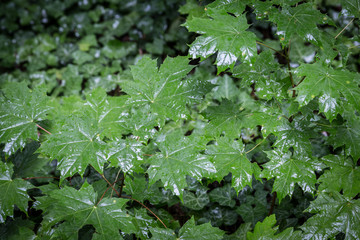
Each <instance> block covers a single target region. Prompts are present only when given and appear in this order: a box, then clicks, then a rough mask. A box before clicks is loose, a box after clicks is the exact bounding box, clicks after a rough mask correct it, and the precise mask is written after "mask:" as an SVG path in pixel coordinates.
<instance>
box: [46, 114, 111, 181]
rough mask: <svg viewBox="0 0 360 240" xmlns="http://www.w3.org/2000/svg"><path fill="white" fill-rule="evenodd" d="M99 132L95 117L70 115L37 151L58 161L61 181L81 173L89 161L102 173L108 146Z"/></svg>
mask: <svg viewBox="0 0 360 240" xmlns="http://www.w3.org/2000/svg"><path fill="white" fill-rule="evenodd" d="M100 134H101V131H100V130H99V128H98V123H97V121H96V119H91V118H90V119H89V118H87V117H86V116H82V117H80V116H79V117H70V118H69V119H68V120H67V122H66V123H65V125H64V126H63V127H62V130H61V131H60V132H58V133H53V134H52V135H50V136H49V137H48V139H47V140H46V141H45V142H44V143H43V144H42V145H41V147H40V151H41V152H42V153H45V154H46V155H49V156H50V157H52V158H54V159H57V160H58V161H59V165H58V169H59V170H60V172H61V179H62V180H63V179H64V178H66V177H70V176H72V175H74V174H75V173H79V174H80V175H82V174H83V173H84V172H85V169H86V167H87V166H88V165H89V164H91V165H92V166H93V167H94V168H95V169H96V170H97V171H99V172H102V171H103V170H102V168H103V164H104V163H105V162H106V161H107V158H106V150H107V149H108V145H107V144H106V143H105V142H104V141H102V140H101V139H100Z"/></svg>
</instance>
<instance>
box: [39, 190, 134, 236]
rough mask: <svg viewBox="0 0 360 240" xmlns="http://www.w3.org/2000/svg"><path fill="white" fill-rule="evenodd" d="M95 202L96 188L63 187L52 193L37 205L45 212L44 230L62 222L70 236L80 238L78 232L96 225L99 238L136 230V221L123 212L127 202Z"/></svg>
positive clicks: (105, 200) (112, 200) (111, 200)
mask: <svg viewBox="0 0 360 240" xmlns="http://www.w3.org/2000/svg"><path fill="white" fill-rule="evenodd" d="M96 199H97V194H96V193H95V191H94V189H93V187H92V186H89V185H87V184H85V185H84V186H83V187H81V189H80V190H76V189H74V188H70V187H64V188H62V189H59V190H54V191H52V192H50V194H49V196H46V197H42V198H41V199H40V203H41V204H40V205H39V206H37V207H38V208H40V209H42V210H43V211H44V213H45V216H44V221H43V224H42V231H46V230H48V229H50V228H51V227H52V226H54V225H55V224H57V223H59V222H62V221H65V224H68V225H69V226H67V229H68V230H69V231H68V232H67V235H69V236H71V235H74V234H75V235H77V231H78V230H79V229H81V228H82V227H83V226H85V225H87V224H90V225H93V226H94V227H95V229H96V232H97V233H98V234H100V235H102V237H101V238H99V239H108V237H112V238H114V239H115V238H119V230H121V231H122V232H125V233H132V232H134V231H135V227H134V225H133V223H132V220H133V218H132V217H130V216H129V215H128V214H127V213H126V211H125V210H124V205H125V204H126V202H127V201H128V200H126V199H116V198H113V199H110V198H104V199H102V200H101V201H100V202H97V201H96ZM60 226H61V225H60ZM64 230H65V229H64Z"/></svg>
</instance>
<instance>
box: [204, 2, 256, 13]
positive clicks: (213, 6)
mask: <svg viewBox="0 0 360 240" xmlns="http://www.w3.org/2000/svg"><path fill="white" fill-rule="evenodd" d="M249 3H250V1H249V0H218V1H215V2H213V3H210V4H208V5H206V9H207V11H214V12H215V11H222V12H230V13H233V14H234V15H235V16H237V17H238V16H240V15H241V14H242V13H243V12H244V10H245V7H246V5H247V4H249Z"/></svg>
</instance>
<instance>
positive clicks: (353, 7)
mask: <svg viewBox="0 0 360 240" xmlns="http://www.w3.org/2000/svg"><path fill="white" fill-rule="evenodd" d="M341 5H342V7H343V8H345V9H346V10H348V11H349V12H350V13H351V14H353V15H354V16H355V17H357V18H360V1H359V0H342V1H341Z"/></svg>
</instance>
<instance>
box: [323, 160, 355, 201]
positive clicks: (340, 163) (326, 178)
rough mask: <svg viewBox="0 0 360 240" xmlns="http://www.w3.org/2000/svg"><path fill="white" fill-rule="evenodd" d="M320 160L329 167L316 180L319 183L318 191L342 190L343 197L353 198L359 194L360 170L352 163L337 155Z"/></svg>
mask: <svg viewBox="0 0 360 240" xmlns="http://www.w3.org/2000/svg"><path fill="white" fill-rule="evenodd" d="M321 160H322V162H324V163H325V164H326V165H327V166H329V167H330V170H326V171H325V173H324V174H323V175H321V177H320V178H319V180H318V181H319V182H321V184H320V186H319V190H320V191H321V190H324V189H329V190H330V191H338V192H340V190H343V195H344V196H345V197H355V196H356V195H357V194H358V193H360V168H359V167H356V166H355V164H354V161H352V160H351V159H349V158H344V157H340V156H337V155H329V156H326V157H323V158H322V159H321Z"/></svg>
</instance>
